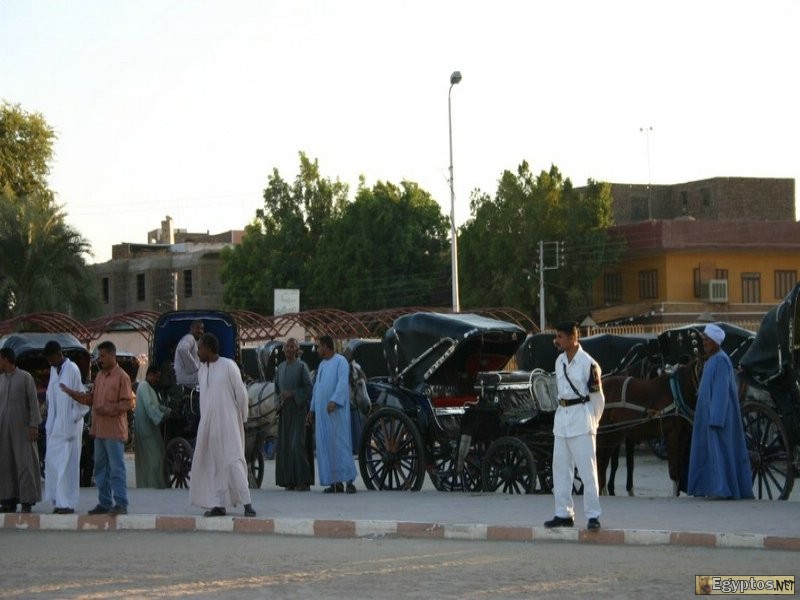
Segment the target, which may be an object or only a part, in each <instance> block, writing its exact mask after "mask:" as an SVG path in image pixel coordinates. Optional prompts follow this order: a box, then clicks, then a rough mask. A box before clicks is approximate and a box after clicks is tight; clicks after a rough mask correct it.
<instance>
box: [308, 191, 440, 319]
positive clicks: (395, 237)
mask: <svg viewBox="0 0 800 600" xmlns="http://www.w3.org/2000/svg"><path fill="white" fill-rule="evenodd" d="M447 231H448V222H447V219H446V218H445V217H444V216H443V215H442V212H441V208H440V207H439V205H438V204H437V203H436V202H435V201H434V200H433V198H431V196H430V194H428V193H427V192H426V191H424V190H422V189H421V188H420V187H419V186H418V185H417V184H416V183H413V182H409V181H403V182H402V183H401V184H400V186H399V187H398V186H397V185H394V184H392V183H388V182H386V183H384V182H380V181H379V182H378V183H376V184H375V185H374V186H373V187H372V189H369V188H367V187H366V186H365V185H364V179H363V178H362V179H361V182H360V185H359V189H358V192H357V194H356V198H355V200H354V201H353V202H352V203H350V204H348V205H347V207H346V208H345V210H344V212H343V213H342V214H341V216H340V217H339V218H337V219H333V220H331V221H330V222H329V223H328V227H327V229H326V230H325V232H324V236H323V243H322V244H321V245H320V248H319V251H318V252H317V254H316V256H315V258H314V261H313V264H314V278H313V282H312V285H311V290H310V292H309V293H310V295H311V296H312V298H313V301H314V302H315V303H316V304H317V305H320V306H322V305H324V306H331V307H336V308H341V309H343V310H350V311H360V310H378V309H382V308H388V307H394V306H414V305H425V306H427V305H430V304H441V303H445V304H446V303H447V301H448V299H449V296H448V293H449V282H448V281H447V279H448V277H449V274H450V273H449V264H450V260H449V255H448V253H447V248H448V243H447Z"/></svg>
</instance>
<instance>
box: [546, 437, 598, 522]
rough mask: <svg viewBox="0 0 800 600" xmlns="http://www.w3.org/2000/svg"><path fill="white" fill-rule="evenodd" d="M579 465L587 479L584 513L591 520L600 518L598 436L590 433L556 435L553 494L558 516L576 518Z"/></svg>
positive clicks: (580, 474) (584, 480)
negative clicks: (575, 487)
mask: <svg viewBox="0 0 800 600" xmlns="http://www.w3.org/2000/svg"><path fill="white" fill-rule="evenodd" d="M575 467H578V475H579V476H580V478H581V480H583V513H584V515H585V516H586V518H587V519H596V518H599V517H600V513H601V510H600V494H599V490H598V487H597V457H596V454H595V435H594V434H591V433H586V434H583V435H576V436H573V437H561V436H555V442H554V444H553V497H554V499H555V504H556V511H555V515H556V516H557V517H562V518H565V519H566V518H574V516H575V510H574V506H573V501H572V482H573V476H574V473H575Z"/></svg>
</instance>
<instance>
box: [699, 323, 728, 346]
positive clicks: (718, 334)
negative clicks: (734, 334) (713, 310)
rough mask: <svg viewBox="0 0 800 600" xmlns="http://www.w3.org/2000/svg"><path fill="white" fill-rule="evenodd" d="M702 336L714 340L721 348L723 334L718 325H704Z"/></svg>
mask: <svg viewBox="0 0 800 600" xmlns="http://www.w3.org/2000/svg"><path fill="white" fill-rule="evenodd" d="M703 335H705V336H707V337H708V338H710V339H712V340H714V342H715V343H716V344H717V346H721V345H722V340H724V339H725V332H724V331H722V329H721V328H720V327H719V326H718V325H706V328H705V329H704V330H703Z"/></svg>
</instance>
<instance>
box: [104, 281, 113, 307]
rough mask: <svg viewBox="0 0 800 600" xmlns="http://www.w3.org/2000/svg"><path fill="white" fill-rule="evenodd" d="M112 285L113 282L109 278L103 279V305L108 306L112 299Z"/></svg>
mask: <svg viewBox="0 0 800 600" xmlns="http://www.w3.org/2000/svg"><path fill="white" fill-rule="evenodd" d="M110 284H111V282H110V281H109V279H108V277H103V304H108V301H109V300H110V299H111V291H110V288H111V285H110Z"/></svg>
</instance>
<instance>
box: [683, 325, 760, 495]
mask: <svg viewBox="0 0 800 600" xmlns="http://www.w3.org/2000/svg"><path fill="white" fill-rule="evenodd" d="M724 339H725V332H724V331H723V330H722V329H721V328H720V327H719V326H717V325H707V326H706V328H705V330H704V331H703V350H704V351H705V356H706V360H705V365H704V366H703V376H702V377H701V379H700V387H699V389H698V390H697V410H696V411H695V416H694V430H693V431H692V451H691V455H690V461H689V484H688V488H687V489H688V492H689V495H691V496H705V497H706V498H713V499H723V498H725V499H739V498H752V497H753V478H752V473H751V471H750V458H749V456H748V454H747V445H746V443H745V438H744V427H743V425H742V414H741V410H740V408H739V397H738V395H737V393H736V376H735V374H734V372H733V365H732V364H731V359H730V358H728V355H727V354H725V352H724V351H723V350H722V348H721V347H720V346H721V344H722V341H723V340H724Z"/></svg>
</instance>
